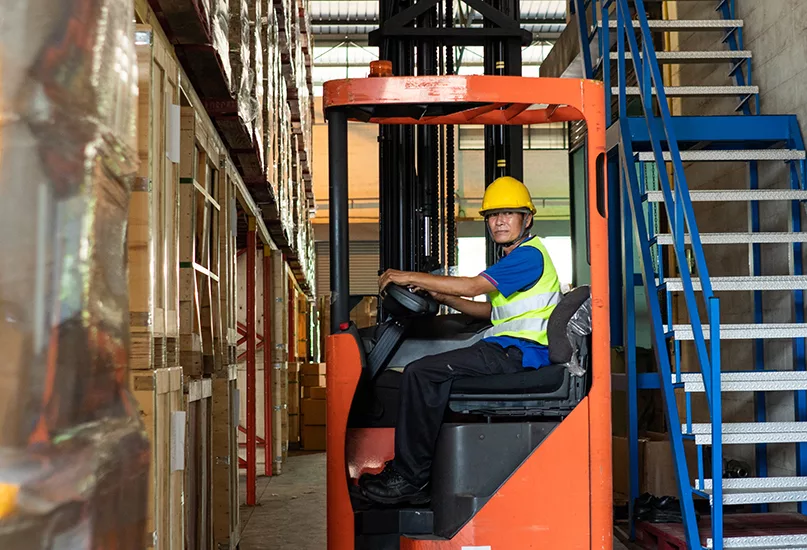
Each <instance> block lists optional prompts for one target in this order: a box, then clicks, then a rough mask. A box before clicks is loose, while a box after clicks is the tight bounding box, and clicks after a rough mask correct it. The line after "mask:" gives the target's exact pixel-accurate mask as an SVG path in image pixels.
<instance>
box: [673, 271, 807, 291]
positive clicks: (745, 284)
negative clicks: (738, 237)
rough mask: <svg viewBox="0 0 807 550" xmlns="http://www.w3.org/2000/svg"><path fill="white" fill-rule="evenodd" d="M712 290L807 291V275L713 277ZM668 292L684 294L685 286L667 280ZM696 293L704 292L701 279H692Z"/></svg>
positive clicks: (677, 279)
mask: <svg viewBox="0 0 807 550" xmlns="http://www.w3.org/2000/svg"><path fill="white" fill-rule="evenodd" d="M711 280H712V290H715V291H718V290H720V291H726V290H732V291H736V290H739V291H745V290H803V289H807V275H759V276H756V277H753V276H742V277H712V278H711ZM664 283H665V284H666V285H667V290H668V291H670V292H682V291H683V290H684V284H683V282H682V281H681V279H679V278H670V279H665V280H664ZM692 287H693V288H694V290H695V291H700V290H702V288H701V280H700V278H699V277H695V278H693V279H692Z"/></svg>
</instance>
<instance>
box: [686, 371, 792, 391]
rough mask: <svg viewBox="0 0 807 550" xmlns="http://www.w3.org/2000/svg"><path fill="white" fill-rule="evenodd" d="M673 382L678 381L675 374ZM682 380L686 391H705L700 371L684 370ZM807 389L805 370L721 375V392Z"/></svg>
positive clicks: (725, 373)
mask: <svg viewBox="0 0 807 550" xmlns="http://www.w3.org/2000/svg"><path fill="white" fill-rule="evenodd" d="M672 381H673V383H676V382H678V378H677V376H676V375H675V374H673V375H672ZM681 382H683V383H684V391H685V392H689V393H703V392H705V391H706V386H705V385H704V383H703V375H702V374H701V373H699V372H682V373H681ZM794 390H807V372H805V371H764V370H760V371H746V372H724V373H721V375H720V391H721V392H747V391H794Z"/></svg>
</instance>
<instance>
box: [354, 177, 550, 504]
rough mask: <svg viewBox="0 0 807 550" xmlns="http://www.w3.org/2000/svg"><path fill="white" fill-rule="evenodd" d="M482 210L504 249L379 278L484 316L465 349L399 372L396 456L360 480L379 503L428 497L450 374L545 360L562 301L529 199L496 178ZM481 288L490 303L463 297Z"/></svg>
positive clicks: (515, 185)
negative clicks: (470, 268)
mask: <svg viewBox="0 0 807 550" xmlns="http://www.w3.org/2000/svg"><path fill="white" fill-rule="evenodd" d="M480 213H481V214H483V215H484V216H485V221H486V224H487V228H488V231H489V232H490V235H491V237H492V238H493V240H494V241H495V242H496V244H497V245H498V247H499V250H500V251H501V252H502V253H503V256H502V258H501V260H500V261H499V262H498V263H497V264H496V265H494V266H492V267H490V268H489V269H488V270H487V271H485V272H483V273H481V274H480V275H477V276H476V277H444V276H438V275H429V274H427V273H414V272H404V271H395V270H388V271H387V272H385V273H384V274H383V275H382V276H381V279H380V281H379V286H380V287H381V289H382V290H383V288H384V287H386V286H387V285H388V284H389V283H396V284H398V285H402V286H410V287H417V288H421V289H423V290H426V291H428V292H429V293H431V295H432V296H434V298H435V299H436V300H438V301H439V302H441V303H443V304H446V305H447V306H449V307H451V308H453V309H455V310H457V311H461V312H462V313H465V314H468V315H472V316H474V317H480V318H484V319H490V320H491V322H492V324H493V326H492V327H491V328H490V329H488V331H487V332H486V333H485V335H484V338H483V340H481V341H480V342H478V343H476V344H474V345H473V346H471V347H469V348H467V349H461V350H455V351H449V352H446V353H441V354H439V355H433V356H428V357H424V358H422V359H419V360H417V361H415V362H413V363H412V364H410V365H409V366H407V367H406V369H405V370H404V372H403V378H402V381H401V390H400V391H401V395H400V408H399V410H398V424H397V427H396V430H395V458H394V460H392V461H391V462H389V463H387V465H386V467H385V468H384V470H383V471H382V472H380V473H379V474H376V475H364V476H362V478H361V479H360V480H359V484H360V486H361V488H362V491H363V493H364V494H365V495H366V496H367V498H369V499H370V500H373V501H375V502H378V503H382V504H387V505H394V504H403V503H410V504H425V503H426V502H428V501H429V488H428V485H429V477H430V469H431V461H432V455H433V454H434V448H435V445H436V442H437V436H438V434H439V432H440V425H441V423H442V420H443V415H444V414H445V410H446V407H447V406H448V400H449V397H450V395H451V385H452V383H453V381H454V380H457V379H459V378H467V377H472V376H485V375H490V374H508V373H516V372H519V371H521V370H523V369H524V368H535V369H537V368H540V367H542V366H545V365H548V364H549V349H548V347H547V346H548V339H547V333H546V328H547V322H548V319H549V315H550V314H551V313H552V310H553V309H554V308H555V306H556V305H557V303H558V302H559V301H560V298H561V292H560V284H559V282H558V277H557V273H556V272H555V267H554V266H553V265H552V260H551V259H550V257H549V254H548V253H547V251H546V248H544V245H543V244H542V243H541V241H540V240H539V239H538V238H536V237H531V236H530V234H529V230H530V228H531V227H532V220H533V215H534V214H535V206H534V205H533V204H532V199H531V198H530V193H529V191H528V190H527V188H526V187H525V186H524V184H523V183H521V182H520V181H518V180H516V179H514V178H511V177H502V178H498V179H497V180H496V181H494V182H493V183H492V184H491V185H490V186H489V187H488V188H487V190H486V191H485V196H484V198H483V200H482V208H481V209H480ZM481 294H487V295H488V296H489V297H490V300H489V301H488V302H474V301H472V300H468V299H466V298H464V297H473V296H479V295H481Z"/></svg>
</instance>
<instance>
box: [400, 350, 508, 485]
mask: <svg viewBox="0 0 807 550" xmlns="http://www.w3.org/2000/svg"><path fill="white" fill-rule="evenodd" d="M522 370H523V367H522V366H521V350H519V349H518V348H515V347H511V348H507V349H506V350H505V349H504V348H502V347H501V346H498V345H496V344H491V343H488V342H477V343H476V344H474V345H473V346H471V347H469V348H463V349H458V350H454V351H448V352H445V353H441V354H439V355H430V356H427V357H424V358H423V359H418V360H417V361H414V362H412V363H411V364H409V366H407V367H406V369H404V371H403V379H402V380H401V393H400V402H399V407H398V424H397V426H396V428H395V459H394V461H393V466H394V467H395V469H396V470H397V471H398V472H399V473H400V474H401V475H402V476H403V477H404V478H405V479H406V480H407V481H409V482H410V483H412V484H414V485H417V486H418V487H420V486H422V485H424V484H425V483H426V482H427V481H429V474H430V471H431V465H432V456H433V455H434V449H435V446H436V444H437V436H438V434H439V433H440V425H441V424H442V422H443V416H444V415H445V412H446V407H447V406H448V399H449V397H450V395H451V385H452V384H453V383H454V380H458V379H460V378H470V377H472V376H485V375H488V374H510V373H516V372H521V371H522Z"/></svg>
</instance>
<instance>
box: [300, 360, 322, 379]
mask: <svg viewBox="0 0 807 550" xmlns="http://www.w3.org/2000/svg"><path fill="white" fill-rule="evenodd" d="M301 372H302V373H303V375H308V376H318V375H323V376H324V375H325V363H303V366H302V368H301Z"/></svg>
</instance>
